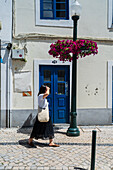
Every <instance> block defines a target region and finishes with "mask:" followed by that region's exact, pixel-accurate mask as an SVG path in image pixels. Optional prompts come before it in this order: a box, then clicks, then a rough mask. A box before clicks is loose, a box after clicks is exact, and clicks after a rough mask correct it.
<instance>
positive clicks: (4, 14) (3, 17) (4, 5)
mask: <svg viewBox="0 0 113 170" xmlns="http://www.w3.org/2000/svg"><path fill="white" fill-rule="evenodd" d="M0 21H1V25H2V29H1V30H0V39H1V45H2V46H1V57H2V59H3V63H1V96H0V97H1V108H0V109H1V126H5V125H6V110H7V106H8V100H9V98H7V97H6V96H8V95H7V93H8V91H7V87H8V85H9V84H8V81H9V75H10V73H8V71H9V70H8V69H9V64H8V61H9V58H10V53H9V52H8V50H7V49H6V47H7V45H8V43H9V42H10V43H11V41H12V1H6V0H2V1H1V2H0ZM8 88H9V87H8ZM10 104H11V103H10Z"/></svg>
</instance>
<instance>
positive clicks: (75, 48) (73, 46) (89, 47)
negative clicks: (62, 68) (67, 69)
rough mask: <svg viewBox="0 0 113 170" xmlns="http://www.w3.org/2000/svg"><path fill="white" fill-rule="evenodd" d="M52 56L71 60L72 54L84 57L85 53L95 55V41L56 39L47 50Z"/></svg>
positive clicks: (62, 59) (96, 48)
mask: <svg viewBox="0 0 113 170" xmlns="http://www.w3.org/2000/svg"><path fill="white" fill-rule="evenodd" d="M48 53H49V54H50V55H53V57H56V58H59V60H60V61H70V62H71V61H72V60H73V55H72V54H75V56H76V57H77V59H78V58H79V57H81V58H82V57H85V56H87V55H91V54H93V55H95V54H97V53H98V47H97V43H96V42H94V41H92V40H76V41H72V40H62V41H61V40H58V41H56V42H55V43H54V44H53V43H52V44H51V45H50V50H49V51H48Z"/></svg>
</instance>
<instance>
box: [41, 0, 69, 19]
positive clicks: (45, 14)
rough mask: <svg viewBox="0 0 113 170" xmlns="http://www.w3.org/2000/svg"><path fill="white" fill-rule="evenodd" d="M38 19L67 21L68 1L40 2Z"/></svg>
mask: <svg viewBox="0 0 113 170" xmlns="http://www.w3.org/2000/svg"><path fill="white" fill-rule="evenodd" d="M40 19H54V20H59V19H62V20H68V19H69V0H40Z"/></svg>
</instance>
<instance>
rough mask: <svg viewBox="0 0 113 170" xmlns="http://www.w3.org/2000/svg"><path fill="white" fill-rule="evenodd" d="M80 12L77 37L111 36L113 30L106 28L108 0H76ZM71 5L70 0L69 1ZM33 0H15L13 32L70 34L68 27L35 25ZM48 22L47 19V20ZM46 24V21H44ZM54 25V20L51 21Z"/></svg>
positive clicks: (70, 30)
mask: <svg viewBox="0 0 113 170" xmlns="http://www.w3.org/2000/svg"><path fill="white" fill-rule="evenodd" d="M78 1H79V3H80V4H81V6H82V13H81V16H80V20H79V24H78V37H92V38H110V39H111V38H112V37H113V32H109V30H108V29H107V23H108V2H107V0H99V1H98V0H95V1H93V0H85V1H82V0H78ZM69 3H70V5H71V0H70V1H69ZM35 11H36V4H35V0H24V1H23V0H19V1H17V0H15V19H16V22H15V26H16V30H15V34H16V35H18V34H23V33H24V34H25V33H39V34H51V35H59V36H63V35H64V36H72V28H71V27H72V24H70V28H61V27H48V26H37V25H36V22H35V20H36V12H35ZM47 22H48V20H47ZM45 24H46V23H45ZM53 25H54V21H53Z"/></svg>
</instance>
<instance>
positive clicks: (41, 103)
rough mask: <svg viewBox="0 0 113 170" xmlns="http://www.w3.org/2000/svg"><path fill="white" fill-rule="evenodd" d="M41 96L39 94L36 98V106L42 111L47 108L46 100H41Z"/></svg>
mask: <svg viewBox="0 0 113 170" xmlns="http://www.w3.org/2000/svg"><path fill="white" fill-rule="evenodd" d="M43 95H44V94H40V95H39V96H38V105H39V107H40V108H43V109H44V108H46V106H47V99H46V98H44V99H43Z"/></svg>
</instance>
